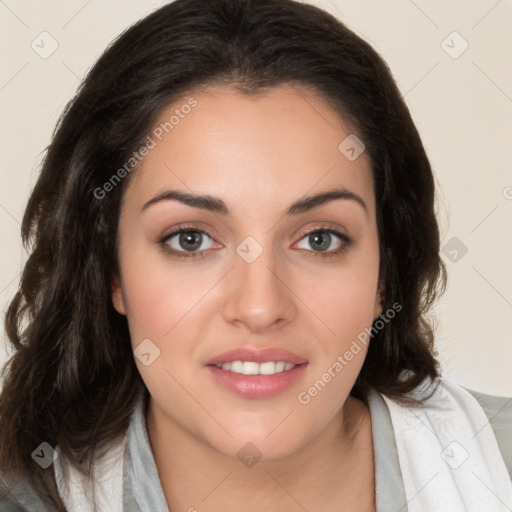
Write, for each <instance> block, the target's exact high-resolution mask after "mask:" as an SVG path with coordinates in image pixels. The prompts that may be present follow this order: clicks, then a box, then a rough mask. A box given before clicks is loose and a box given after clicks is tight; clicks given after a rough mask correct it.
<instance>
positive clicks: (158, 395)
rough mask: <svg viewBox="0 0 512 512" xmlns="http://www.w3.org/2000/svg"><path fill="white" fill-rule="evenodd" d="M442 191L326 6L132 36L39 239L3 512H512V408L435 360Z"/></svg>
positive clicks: (214, 16) (214, 0)
mask: <svg viewBox="0 0 512 512" xmlns="http://www.w3.org/2000/svg"><path fill="white" fill-rule="evenodd" d="M434 192H435V190H434V180H433V176H432V172H431V168H430V165H429V162H428V160H427V157H426V155H425V151H424V148H423V146H422V143H421V140H420V138H419V136H418V133H417V131H416V129H415V127H414V124H413V122H412V120H411V117H410V115H409V112H408V110H407V108H406V106H405V104H404V102H403V101H402V99H401V96H400V93H399V91H398V90H397V88H396V85H395V83H394V81H393V79H392V77H391V75H390V73H389V71H388V69H387V67H386V65H385V63H384V62H383V61H382V59H381V58H380V57H379V56H378V55H377V54H376V52H375V51H374V50H373V49H372V48H371V47H370V46H369V45H368V44H367V43H365V42H364V41H362V40H361V39H360V38H359V37H357V36H356V35H355V34H354V33H352V32H351V31H350V30H348V29H347V28H346V27H345V26H344V25H343V24H341V23H340V22H339V21H337V20H336V19H334V18H333V17H332V16H330V15H328V14H327V13H325V12H323V11H321V10H320V9H318V8H315V7H313V6H310V5H304V4H301V3H298V2H294V1H291V0H261V1H257V2H256V1H252V0H208V1H204V0H177V1H175V2H173V3H171V4H169V5H166V6H164V7H162V8H161V9H159V10H158V11H156V12H155V13H153V14H151V15H150V16H148V17H147V18H145V19H143V20H142V21H140V22H139V23H137V24H136V25H135V26H133V27H131V28H130V29H129V30H127V31H126V32H124V33H123V34H122V35H121V36H120V38H118V39H117V41H116V42H115V43H114V44H113V45H112V46H111V47H110V48H108V49H107V51H106V52H105V54H104V55H103V56H102V57H101V58H100V59H99V61H98V62H97V64H96V65H95V66H94V68H93V69H92V70H91V72H90V73H89V75H88V76H87V78H86V79H85V81H84V83H83V85H82V87H81V88H80V90H79V92H78V94H77V96H76V97H75V98H74V100H73V101H72V102H71V103H70V104H69V105H68V107H67V108H66V111H65V113H64V115H63V116H62V118H61V120H60V122H59V126H58V129H57V131H56V133H55V135H54V137H53V140H52V143H51V145H50V147H49V149H48V153H47V155H46V158H45V161H44V165H43V168H42V171H41V175H40V177H39V179H38V182H37V184H36V186H35V188H34V191H33V192H32V195H31V197H30V200H29V203H28V205H27V209H26V212H25V216H24V219H23V227H22V235H23V240H24V242H25V243H27V244H28V242H31V243H32V248H31V254H30V257H29V259H28V261H27V264H26V267H25V270H24V273H23V276H22V280H21V283H20V291H19V292H18V293H17V294H16V296H15V297H14V299H13V300H12V302H11V304H10V307H9V309H8V311H7V315H6V330H7V334H8V336H9V339H10V340H11V341H12V343H13V344H14V346H15V348H16V352H15V354H14V355H13V357H12V358H11V359H10V361H9V363H8V365H7V367H6V370H5V384H4V387H3V390H2V394H1V396H0V468H1V472H2V474H3V480H4V482H3V488H4V490H3V496H2V498H0V504H1V505H2V510H9V511H11V510H12V511H14V510H37V511H41V510H69V511H75V510H77V511H82V510H108V511H116V510H119V511H120V510H124V511H132V510H133V511H134V510H140V511H143V510H150V511H155V510H157V511H159V510H162V511H166V510H170V511H175V510H189V511H193V510H199V511H201V510H205V511H206V510H208V511H217V510H224V511H225V510H240V509H243V510H245V511H256V510H258V511H259V510H266V511H273V510H276V511H277V510H280V511H281V510H285V511H288V510H289V511H292V510H318V509H323V510H358V511H373V510H378V511H385V510H409V511H411V512H415V511H420V510H421V511H427V510H428V511H433V510H435V511H438V510H449V511H453V510H469V511H472V510H483V509H485V510H502V509H503V510H504V509H505V508H503V507H507V506H508V507H511V506H512V485H511V482H510V476H509V474H508V472H510V471H511V468H512V460H511V457H510V448H511V447H510V441H509V439H510V432H511V428H512V414H511V413H510V407H508V405H507V404H508V401H507V399H505V398H498V397H489V396H484V395H481V394H478V393H474V392H473V393H470V392H468V391H467V390H465V389H463V388H462V387H461V386H459V385H457V384H456V383H454V382H451V381H449V380H447V379H443V378H442V377H441V376H440V373H439V365H438V362H437V360H436V357H435V356H436V353H435V349H434V333H433V328H432V327H431V325H430V324H429V322H428V321H427V319H426V314H427V312H428V311H429V309H430V307H431V306H432V304H433V303H434V301H435V300H436V298H437V297H438V296H439V294H440V293H442V291H443V290H444V287H445V283H446V274H445V268H444V266H443V263H442V261H441V259H440V256H439V232H438V226H437V221H436V217H435V213H434V195H435V194H434ZM262 205H264V207H262ZM24 321H25V324H23V327H22V323H23V322H24ZM507 443H508V444H507ZM507 467H508V471H507Z"/></svg>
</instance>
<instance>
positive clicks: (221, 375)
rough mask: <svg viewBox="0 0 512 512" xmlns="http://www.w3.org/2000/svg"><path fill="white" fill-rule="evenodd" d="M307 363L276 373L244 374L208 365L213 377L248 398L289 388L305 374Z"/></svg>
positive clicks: (269, 395)
mask: <svg viewBox="0 0 512 512" xmlns="http://www.w3.org/2000/svg"><path fill="white" fill-rule="evenodd" d="M306 366H307V363H304V364H298V365H297V366H294V367H293V368H292V369H291V370H286V371H284V372H280V373H274V375H244V374H243V373H236V372H231V371H228V370H223V369H222V368H218V367H217V366H215V365H208V366H207V367H206V368H207V369H208V370H209V371H210V373H211V375H212V376H213V378H214V379H215V380H216V381H217V382H218V383H219V384H220V385H221V386H223V387H224V388H226V389H227V390H229V391H231V392H233V393H235V394H237V395H241V396H244V397H246V398H267V397H271V396H275V395H278V394H279V393H282V392H284V391H285V390H287V389H289V388H290V387H291V386H293V384H295V382H297V380H299V379H300V378H301V377H302V375H303V374H304V370H305V369H306Z"/></svg>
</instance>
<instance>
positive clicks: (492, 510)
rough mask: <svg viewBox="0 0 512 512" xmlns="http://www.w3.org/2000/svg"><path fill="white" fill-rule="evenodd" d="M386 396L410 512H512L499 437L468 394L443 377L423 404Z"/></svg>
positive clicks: (418, 390) (417, 391)
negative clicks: (391, 398) (406, 403)
mask: <svg viewBox="0 0 512 512" xmlns="http://www.w3.org/2000/svg"><path fill="white" fill-rule="evenodd" d="M427 389H428V388H427V386H421V387H419V388H416V389H415V390H414V392H413V393H411V394H413V395H415V396H419V395H420V393H422V392H423V391H427ZM381 396H382V397H383V398H384V400H385V402H386V404H387V406H388V408H389V412H390V414H391V422H392V423H393V430H394V435H395V441H396V445H397V451H398V460H399V463H400V470H401V472H402V477H403V481H404V487H405V495H406V499H407V506H408V511H409V512H444V511H446V512H484V511H485V512H503V511H506V510H512V482H511V481H510V477H509V475H508V471H507V468H506V466H505V462H504V461H503V457H502V456H501V452H500V449H499V447H498V443H497V441H496V437H495V436H494V432H493V430H492V427H491V425H490V423H489V420H488V419H487V416H486V414H485V412H484V410H483V409H482V408H481V407H480V404H479V403H478V402H477V400H476V399H475V398H474V397H473V396H472V395H471V394H470V393H469V392H468V391H466V390H465V389H463V388H462V387H461V386H460V385H458V384H456V383H455V382H453V381H450V380H447V379H445V378H441V379H440V384H439V386H438V387H437V389H436V391H435V393H434V395H433V396H432V397H431V398H430V399H428V400H426V401H425V402H423V404H422V405H418V406H414V407H411V406H402V405H399V404H398V403H397V402H395V401H393V400H390V399H389V398H387V397H385V396H384V395H381ZM511 435H512V432H511Z"/></svg>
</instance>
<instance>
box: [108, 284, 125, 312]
mask: <svg viewBox="0 0 512 512" xmlns="http://www.w3.org/2000/svg"><path fill="white" fill-rule="evenodd" d="M111 290H112V295H111V297H112V304H113V305H114V309H115V310H116V311H117V312H118V313H119V314H121V315H126V306H125V303H124V295H123V289H122V286H121V281H120V279H119V276H118V275H117V274H115V275H114V276H113V277H112V282H111Z"/></svg>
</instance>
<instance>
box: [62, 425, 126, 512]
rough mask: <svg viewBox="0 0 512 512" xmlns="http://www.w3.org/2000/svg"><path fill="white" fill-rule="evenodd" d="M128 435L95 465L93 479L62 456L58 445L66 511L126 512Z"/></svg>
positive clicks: (117, 442)
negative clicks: (125, 467)
mask: <svg viewBox="0 0 512 512" xmlns="http://www.w3.org/2000/svg"><path fill="white" fill-rule="evenodd" d="M126 439H127V436H126V435H125V436H124V437H123V438H122V439H118V440H116V442H115V443H114V444H113V445H112V447H111V448H110V449H109V450H108V451H107V453H106V454H105V455H104V456H103V458H98V459H96V460H95V462H94V464H93V468H94V469H93V475H94V478H87V477H86V476H85V475H83V474H82V473H80V471H78V470H77V469H76V468H75V467H74V466H73V465H72V464H71V463H70V462H69V460H68V459H67V458H66V457H64V456H62V454H61V453H60V450H59V447H58V446H57V448H56V451H57V453H58V456H57V459H56V460H55V462H54V471H55V478H56V480H57V487H58V489H59V494H60V496H61V498H62V501H63V502H64V505H66V510H67V512H123V461H124V454H125V450H126Z"/></svg>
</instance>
